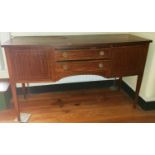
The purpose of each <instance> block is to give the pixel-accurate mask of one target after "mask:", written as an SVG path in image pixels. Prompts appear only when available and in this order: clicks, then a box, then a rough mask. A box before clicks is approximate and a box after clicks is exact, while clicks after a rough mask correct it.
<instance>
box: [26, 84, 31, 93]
mask: <svg viewBox="0 0 155 155" xmlns="http://www.w3.org/2000/svg"><path fill="white" fill-rule="evenodd" d="M26 92H27V95H29V94H30V91H29V83H27V89H26Z"/></svg>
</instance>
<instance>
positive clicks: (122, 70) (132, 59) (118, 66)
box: [112, 45, 148, 76]
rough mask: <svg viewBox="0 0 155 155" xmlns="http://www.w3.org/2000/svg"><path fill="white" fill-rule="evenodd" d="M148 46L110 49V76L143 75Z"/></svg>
mask: <svg viewBox="0 0 155 155" xmlns="http://www.w3.org/2000/svg"><path fill="white" fill-rule="evenodd" d="M147 51H148V45H139V46H126V47H116V48H112V75H113V76H131V75H138V74H142V73H143V69H144V66H145V61H146V57H147Z"/></svg>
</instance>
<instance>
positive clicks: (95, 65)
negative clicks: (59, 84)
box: [55, 60, 111, 80]
mask: <svg viewBox="0 0 155 155" xmlns="http://www.w3.org/2000/svg"><path fill="white" fill-rule="evenodd" d="M55 72H56V79H57V80H58V79H61V78H63V77H66V76H72V75H102V76H105V77H109V76H110V74H111V61H108V60H95V61H70V62H57V63H56V64H55Z"/></svg>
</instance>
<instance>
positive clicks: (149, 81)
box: [124, 32, 155, 101]
mask: <svg viewBox="0 0 155 155" xmlns="http://www.w3.org/2000/svg"><path fill="white" fill-rule="evenodd" d="M131 34H133V35H137V36H140V37H144V38H148V39H152V40H153V43H151V44H150V48H149V52H148V57H147V62H146V66H145V71H144V77H143V82H142V87H141V90H140V96H141V97H142V98H143V99H144V100H145V101H155V32H137V33H136V32H134V33H131ZM136 79H137V78H136V77H127V78H124V81H125V82H126V83H127V84H128V85H129V86H130V87H131V88H132V89H134V90H135V86H136Z"/></svg>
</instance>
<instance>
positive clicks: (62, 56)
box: [55, 48, 111, 61]
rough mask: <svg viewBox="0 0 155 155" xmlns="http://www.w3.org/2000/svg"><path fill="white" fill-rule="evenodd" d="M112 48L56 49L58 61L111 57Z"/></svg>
mask: <svg viewBox="0 0 155 155" xmlns="http://www.w3.org/2000/svg"><path fill="white" fill-rule="evenodd" d="M110 58H111V51H110V48H99V49H91V48H90V49H81V50H55V60H56V61H69V60H92V59H93V60H94V59H110Z"/></svg>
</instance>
